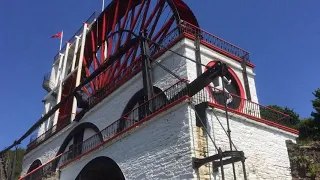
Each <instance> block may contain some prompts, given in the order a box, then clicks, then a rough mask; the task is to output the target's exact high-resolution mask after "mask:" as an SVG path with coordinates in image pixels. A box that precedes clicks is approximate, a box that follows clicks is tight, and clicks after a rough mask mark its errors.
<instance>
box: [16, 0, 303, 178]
mask: <svg viewBox="0 0 320 180" xmlns="http://www.w3.org/2000/svg"><path fill="white" fill-rule="evenodd" d="M253 69H254V65H253V64H252V63H251V62H250V59H249V53H248V52H247V51H245V50H243V49H241V48H239V47H237V46H235V45H233V44H231V43H229V42H227V41H224V40H222V39H221V38H218V37H216V36H214V35H212V34H210V33H208V32H206V31H204V30H202V29H201V28H200V27H199V24H198V22H197V19H196V18H195V15H194V14H193V13H192V11H191V10H190V8H189V7H188V6H187V5H186V4H185V3H184V2H183V1H182V0H157V1H156V0H139V1H138V0H121V1H120V0H113V1H112V2H111V3H110V4H109V5H108V6H107V7H106V8H105V10H104V11H103V12H102V13H101V14H97V13H94V14H93V15H92V16H91V17H90V18H89V19H88V20H87V21H85V23H84V24H83V26H82V27H81V28H80V29H79V30H78V31H77V32H76V34H75V35H74V36H73V37H72V38H71V39H70V41H69V42H68V43H67V44H66V45H65V47H64V48H63V49H62V50H61V51H60V52H59V53H58V55H57V56H56V57H55V58H54V63H53V66H52V70H51V72H50V73H49V74H48V75H46V76H45V78H44V81H43V87H44V88H45V89H46V90H47V91H48V95H47V96H46V97H45V98H44V100H43V102H44V104H45V110H44V113H43V116H42V118H41V119H40V120H39V121H38V122H37V123H36V124H35V126H34V127H37V128H35V129H34V133H33V134H34V135H32V136H31V141H30V143H29V145H28V147H27V153H26V154H25V157H24V162H23V172H22V174H21V178H20V179H21V180H22V179H25V180H26V179H61V180H74V179H76V180H84V179H85V180H86V179H97V180H100V179H101V180H102V179H117V180H118V179H119V180H122V179H138V180H140V179H152V180H153V179H234V178H235V177H236V179H291V175H290V169H289V167H290V164H289V158H288V154H287V150H286V145H285V140H294V139H295V138H296V137H297V133H298V132H297V131H296V130H294V129H290V128H288V127H285V126H282V125H280V124H279V123H277V122H279V121H282V120H285V119H287V118H288V117H289V116H288V115H285V114H282V113H280V112H277V111H275V110H272V109H269V108H266V107H264V106H261V105H259V104H258V97H257V92H256V88H255V80H254V76H255V74H254V72H253ZM265 112H268V113H265Z"/></svg>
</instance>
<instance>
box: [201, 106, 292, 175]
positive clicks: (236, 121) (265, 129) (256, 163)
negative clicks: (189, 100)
mask: <svg viewBox="0 0 320 180" xmlns="http://www.w3.org/2000/svg"><path fill="white" fill-rule="evenodd" d="M207 117H208V125H209V127H208V129H209V131H210V135H211V136H212V138H213V139H214V141H215V143H216V144H217V146H218V147H221V149H222V150H230V147H229V141H228V136H227V135H226V133H225V132H224V130H223V128H224V129H225V130H227V120H226V116H225V114H224V112H223V111H222V110H220V109H212V108H209V109H207ZM229 122H230V130H231V138H232V141H233V143H234V144H235V146H236V148H237V149H238V150H240V151H243V152H244V154H245V157H246V161H245V166H246V171H247V177H248V179H252V180H258V179H270V180H271V179H274V180H286V179H287V180H289V179H291V174H290V162H289V157H288V153H287V148H286V140H292V141H294V140H295V138H296V137H297V135H295V134H291V133H289V132H285V131H282V130H280V129H276V128H273V127H270V126H267V125H264V124H262V123H259V122H256V121H253V120H250V119H248V118H245V117H242V116H239V115H236V114H233V113H230V112H229ZM220 123H221V124H220ZM222 127H223V128H222ZM208 144H209V154H210V155H213V154H217V151H216V149H215V148H214V146H213V143H212V142H211V141H210V140H208ZM233 150H234V148H233ZM235 168H236V176H237V179H243V177H244V175H243V171H242V165H241V162H237V163H235ZM224 169H225V177H226V179H233V171H232V165H231V164H229V165H226V166H224ZM219 172H220V169H219ZM219 172H218V173H214V172H213V173H212V177H213V178H217V179H220V178H221V174H220V173H219Z"/></svg>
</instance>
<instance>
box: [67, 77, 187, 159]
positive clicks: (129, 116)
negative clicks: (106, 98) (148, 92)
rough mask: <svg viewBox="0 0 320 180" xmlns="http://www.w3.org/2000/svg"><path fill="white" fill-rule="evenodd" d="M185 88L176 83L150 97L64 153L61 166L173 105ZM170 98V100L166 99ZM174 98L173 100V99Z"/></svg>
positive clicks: (183, 82) (181, 95) (180, 83)
mask: <svg viewBox="0 0 320 180" xmlns="http://www.w3.org/2000/svg"><path fill="white" fill-rule="evenodd" d="M185 87H186V82H185V81H178V82H177V83H175V84H174V85H172V86H170V87H169V88H168V89H166V90H164V91H162V92H161V93H159V94H157V95H155V96H154V97H152V98H151V99H150V100H149V101H146V102H144V103H142V104H140V105H139V106H138V107H136V108H134V109H132V110H131V111H129V112H127V113H125V114H124V115H122V116H121V117H120V118H119V119H118V120H116V121H114V122H113V123H111V124H110V125H109V126H107V127H106V128H104V129H103V130H101V131H100V132H98V133H97V134H95V135H93V136H91V137H90V138H88V139H86V140H84V141H83V142H81V143H80V144H77V145H75V146H74V147H73V148H71V149H70V150H69V151H67V152H66V153H64V154H63V155H62V157H61V162H62V164H64V163H67V162H68V161H70V160H71V159H74V158H76V157H77V156H79V155H81V154H84V153H87V152H88V151H90V150H92V149H94V148H95V147H97V146H98V145H99V144H100V143H102V142H104V141H107V140H109V139H110V138H112V137H113V136H116V135H117V134H119V133H121V132H123V131H125V130H127V129H129V128H131V127H133V126H135V125H136V124H137V123H139V121H141V120H142V119H145V118H146V117H148V116H151V115H152V114H154V113H156V112H158V111H159V110H161V109H163V108H165V107H166V106H168V105H170V104H171V103H174V102H175V101H177V100H178V99H180V98H182V97H183V96H184V95H187V92H185V94H183V93H182V94H179V96H175V95H176V94H177V93H178V92H180V91H181V90H183V89H184V88H185ZM167 97H170V98H167ZM173 98H174V99H173ZM151 104H153V106H154V108H155V109H154V110H153V111H152V112H151V111H150V109H149V106H150V105H151ZM99 135H101V136H102V142H101V141H100V139H99V138H100V136H99Z"/></svg>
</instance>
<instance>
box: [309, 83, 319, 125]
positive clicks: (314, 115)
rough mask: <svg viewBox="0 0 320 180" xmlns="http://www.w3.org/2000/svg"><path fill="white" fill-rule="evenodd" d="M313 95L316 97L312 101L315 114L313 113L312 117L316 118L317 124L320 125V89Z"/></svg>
mask: <svg viewBox="0 0 320 180" xmlns="http://www.w3.org/2000/svg"><path fill="white" fill-rule="evenodd" d="M312 94H313V95H314V96H315V99H314V100H312V101H311V102H312V106H313V109H314V110H315V112H312V113H311V116H312V117H313V118H314V120H315V121H316V123H318V124H320V88H318V89H317V90H315V91H314V92H313V93H312Z"/></svg>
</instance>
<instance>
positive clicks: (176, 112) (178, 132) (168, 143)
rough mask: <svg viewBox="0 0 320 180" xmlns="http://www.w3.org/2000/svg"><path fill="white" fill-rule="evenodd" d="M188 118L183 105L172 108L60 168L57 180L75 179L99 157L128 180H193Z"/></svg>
mask: <svg viewBox="0 0 320 180" xmlns="http://www.w3.org/2000/svg"><path fill="white" fill-rule="evenodd" d="M188 116H189V114H188V105H187V104H186V103H181V104H179V105H176V106H175V107H173V108H171V109H169V110H167V111H165V112H163V113H161V114H159V115H157V116H155V117H154V118H152V119H150V120H149V121H148V122H147V123H146V124H145V125H142V126H140V127H139V128H137V129H136V130H134V131H133V132H130V133H129V134H128V135H126V136H125V137H121V138H120V139H118V140H116V141H115V142H112V143H107V144H106V145H105V146H103V147H102V148H99V149H98V150H96V151H94V152H91V153H90V154H89V155H87V156H84V157H82V158H81V159H79V160H76V161H75V162H73V163H72V164H69V165H67V166H66V167H64V168H62V169H61V176H60V177H61V178H60V179H63V180H67V179H75V177H76V176H77V175H78V173H79V172H80V171H81V169H82V168H83V167H84V166H85V165H86V164H87V163H89V162H90V160H92V159H94V158H96V157H100V156H106V157H109V158H111V159H113V160H114V161H115V162H116V163H117V164H118V166H119V167H120V169H121V170H122V172H123V174H124V176H125V177H126V179H128V180H130V179H139V180H143V179H152V180H157V179H159V180H160V179H193V169H192V159H191V139H190V137H191V136H190V133H189V132H190V131H189V119H188Z"/></svg>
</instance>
